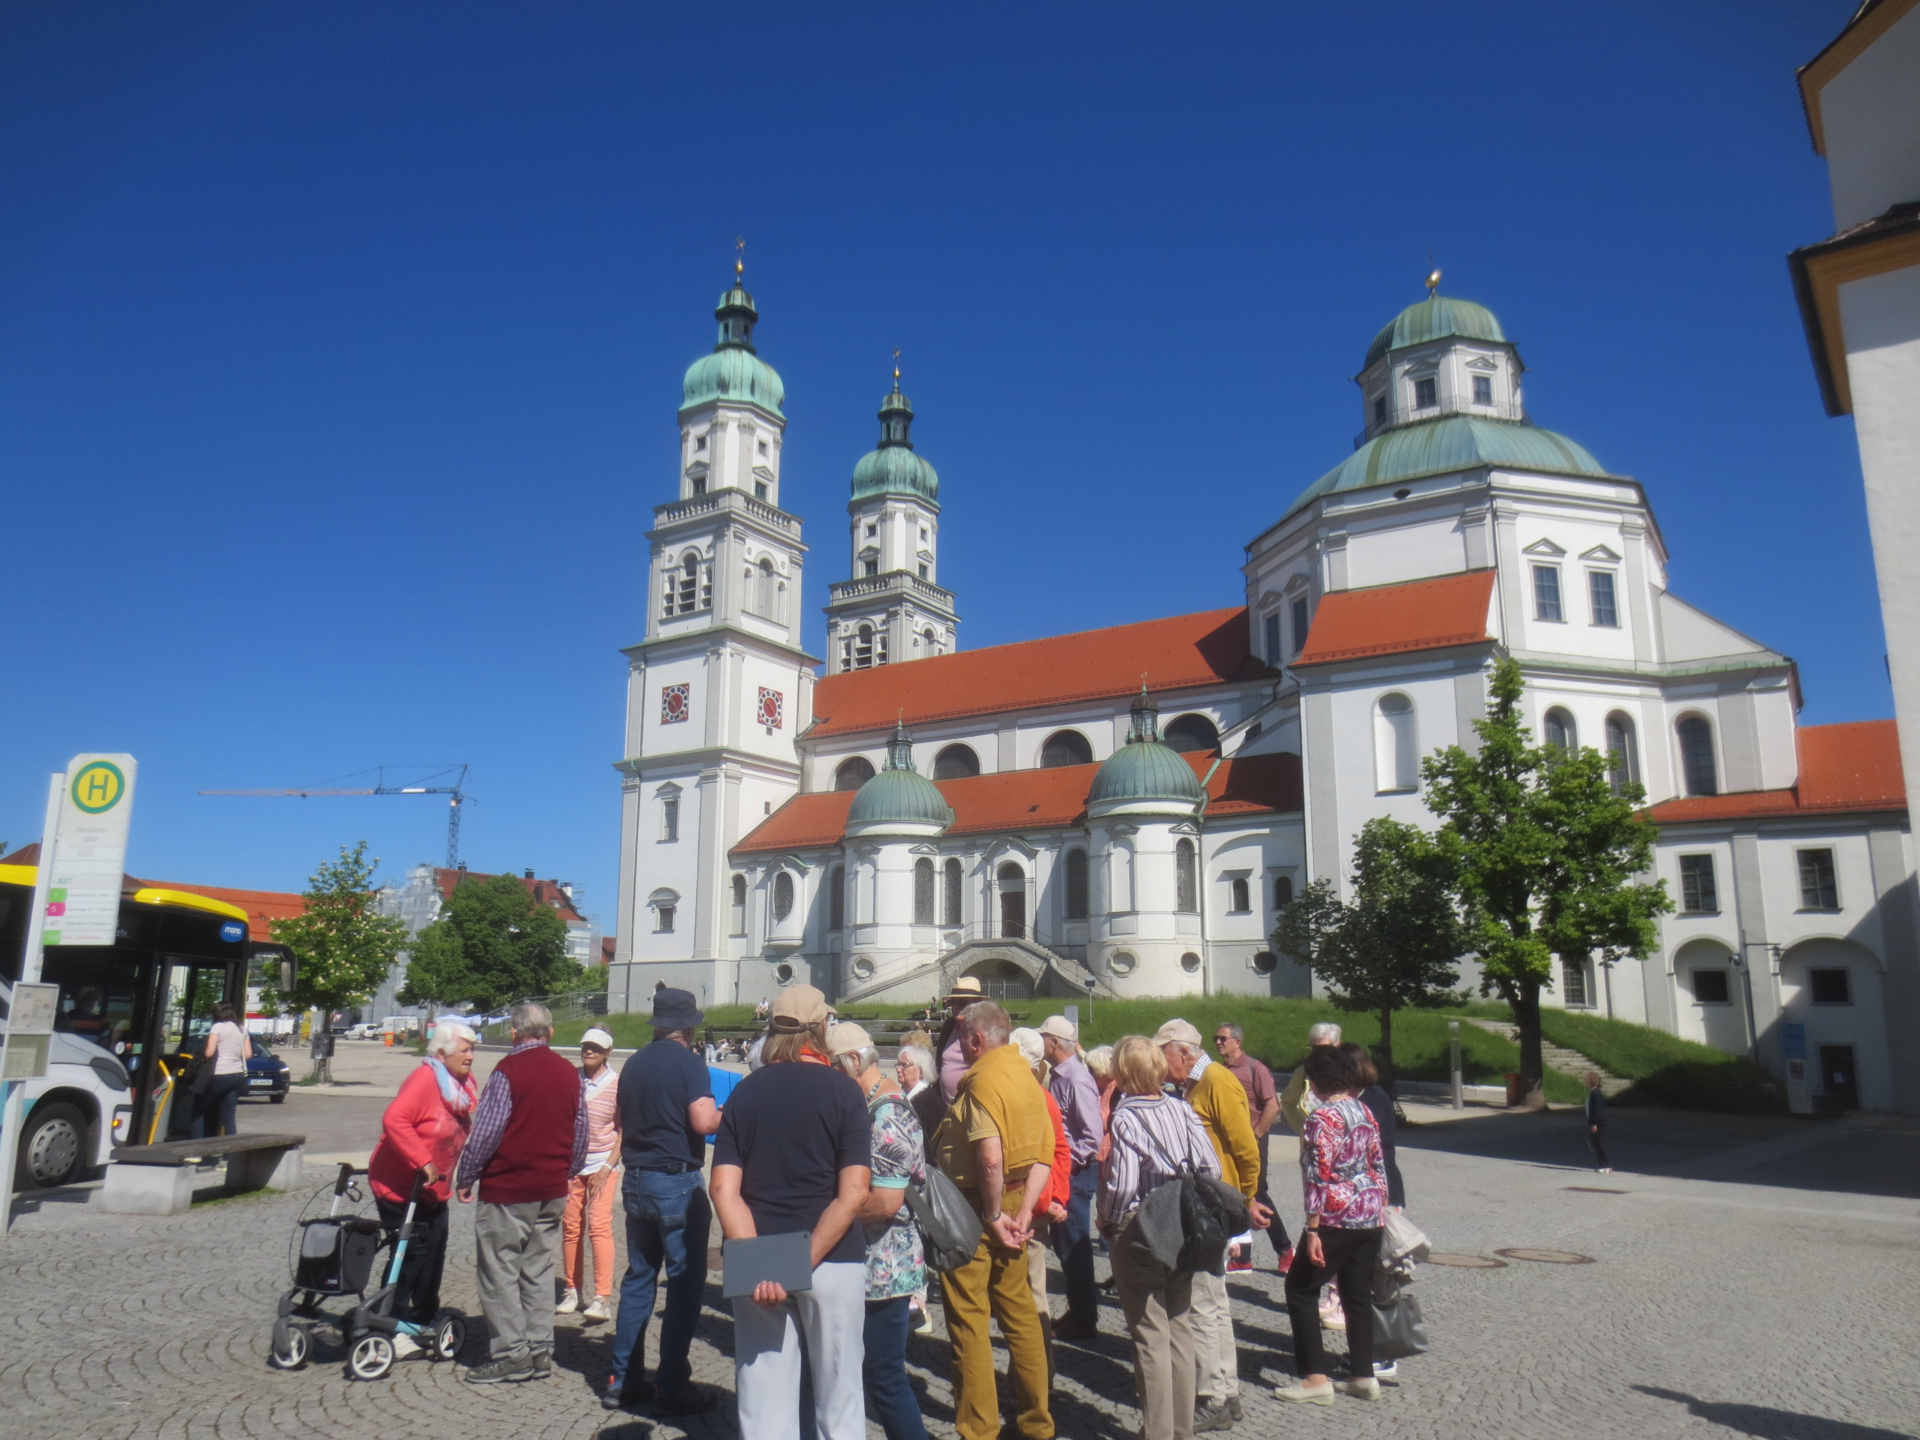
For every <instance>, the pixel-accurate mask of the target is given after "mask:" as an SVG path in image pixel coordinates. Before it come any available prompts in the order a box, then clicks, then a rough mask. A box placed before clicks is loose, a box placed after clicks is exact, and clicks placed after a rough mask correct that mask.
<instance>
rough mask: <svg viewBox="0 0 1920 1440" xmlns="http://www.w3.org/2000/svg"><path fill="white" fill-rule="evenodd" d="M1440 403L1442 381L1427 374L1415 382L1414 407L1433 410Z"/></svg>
mask: <svg viewBox="0 0 1920 1440" xmlns="http://www.w3.org/2000/svg"><path fill="white" fill-rule="evenodd" d="M1439 403H1440V382H1439V381H1438V380H1436V379H1435V378H1434V377H1433V376H1431V375H1427V376H1424V377H1422V378H1421V379H1419V380H1416V381H1414V382H1413V408H1414V409H1416V410H1431V409H1432V408H1433V407H1434V406H1436V405H1438V404H1439Z"/></svg>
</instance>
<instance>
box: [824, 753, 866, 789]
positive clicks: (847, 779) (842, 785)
mask: <svg viewBox="0 0 1920 1440" xmlns="http://www.w3.org/2000/svg"><path fill="white" fill-rule="evenodd" d="M872 778H873V762H872V761H871V760H869V759H867V757H866V756H864V755H849V756H848V757H847V758H846V759H844V760H842V761H841V762H840V764H839V766H838V767H837V768H836V769H835V770H834V772H833V788H834V789H836V790H858V789H859V788H860V787H861V786H862V785H864V784H866V783H867V781H869V780H871V779H872Z"/></svg>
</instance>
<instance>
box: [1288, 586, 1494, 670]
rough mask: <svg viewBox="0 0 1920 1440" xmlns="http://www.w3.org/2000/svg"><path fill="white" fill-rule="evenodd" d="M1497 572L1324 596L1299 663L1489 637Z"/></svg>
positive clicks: (1439, 646) (1398, 652)
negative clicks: (1490, 614) (1494, 575)
mask: <svg viewBox="0 0 1920 1440" xmlns="http://www.w3.org/2000/svg"><path fill="white" fill-rule="evenodd" d="M1492 599H1493V571H1491V570H1469V571H1467V572H1465V573H1464V574H1460V575H1442V576H1439V577H1437V578H1436V579H1432V580H1409V581H1406V582H1404V583H1403V584H1399V585H1376V586H1373V587H1371V588H1370V589H1366V590H1336V591H1333V592H1332V593H1331V594H1329V595H1326V596H1324V597H1322V599H1321V601H1320V607H1319V609H1318V610H1316V611H1315V612H1314V616H1313V624H1312V626H1311V627H1310V628H1309V629H1308V631H1307V643H1306V647H1305V648H1304V649H1303V650H1301V652H1300V654H1299V655H1298V656H1296V657H1295V658H1294V662H1293V663H1294V664H1295V665H1296V666H1300V665H1325V664H1327V663H1329V662H1331V661H1334V660H1357V659H1360V658H1361V657H1363V656H1368V655H1405V654H1408V653H1410V652H1412V651H1416V650H1440V649H1444V648H1446V647H1447V646H1449V645H1471V644H1474V643H1476V642H1478V641H1481V640H1487V639H1490V638H1491V637H1490V636H1489V635H1488V634H1487V608H1488V605H1489V604H1490V603H1491V601H1492Z"/></svg>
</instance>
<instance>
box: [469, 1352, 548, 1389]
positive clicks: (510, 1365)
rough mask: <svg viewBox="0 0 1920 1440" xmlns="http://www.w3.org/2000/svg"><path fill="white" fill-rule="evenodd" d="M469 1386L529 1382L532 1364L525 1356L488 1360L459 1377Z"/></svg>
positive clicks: (531, 1375)
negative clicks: (503, 1382)
mask: <svg viewBox="0 0 1920 1440" xmlns="http://www.w3.org/2000/svg"><path fill="white" fill-rule="evenodd" d="M461 1378H463V1379H464V1380H465V1381H466V1382H467V1383H468V1384H469V1385H498V1384H500V1383H501V1382H502V1381H514V1382H518V1381H521V1380H531V1379H532V1378H533V1362H532V1361H530V1360H528V1359H527V1358H526V1357H525V1356H521V1357H519V1358H518V1359H516V1358H515V1357H513V1356H511V1355H502V1356H501V1357H500V1358H499V1359H498V1360H489V1361H488V1362H487V1363H486V1364H484V1365H476V1366H474V1367H473V1368H472V1369H471V1370H469V1371H467V1373H466V1374H465V1375H464V1376H463V1377H461Z"/></svg>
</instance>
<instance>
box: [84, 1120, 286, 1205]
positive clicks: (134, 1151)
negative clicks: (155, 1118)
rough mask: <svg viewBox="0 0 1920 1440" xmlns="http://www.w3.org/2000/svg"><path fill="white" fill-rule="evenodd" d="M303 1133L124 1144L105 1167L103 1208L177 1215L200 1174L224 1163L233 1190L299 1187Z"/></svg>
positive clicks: (189, 1202)
mask: <svg viewBox="0 0 1920 1440" xmlns="http://www.w3.org/2000/svg"><path fill="white" fill-rule="evenodd" d="M306 1143H307V1137H306V1136H304V1135H227V1136H224V1137H222V1138H220V1139H218V1140H167V1141H163V1142H162V1143H160V1144H158V1145H122V1146H119V1147H118V1148H116V1149H115V1150H114V1152H113V1163H112V1164H111V1165H109V1166H108V1167H107V1183H106V1186H105V1188H104V1189H103V1190H102V1191H101V1196H100V1205H101V1208H102V1209H104V1210H107V1211H109V1212H111V1213H112V1214H115V1215H179V1214H181V1213H182V1212H184V1211H186V1210H187V1209H188V1208H189V1207H191V1206H192V1204H193V1192H194V1191H195V1190H196V1189H198V1188H199V1187H200V1185H201V1184H202V1183H203V1181H202V1178H201V1177H202V1172H203V1171H204V1170H206V1169H207V1168H209V1167H211V1166H212V1165H214V1164H215V1163H218V1162H220V1161H225V1162H226V1186H227V1188H228V1189H230V1190H291V1189H292V1188H293V1187H294V1186H296V1185H298V1184H299V1183H300V1147H301V1146H303V1145H305V1144H306Z"/></svg>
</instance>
